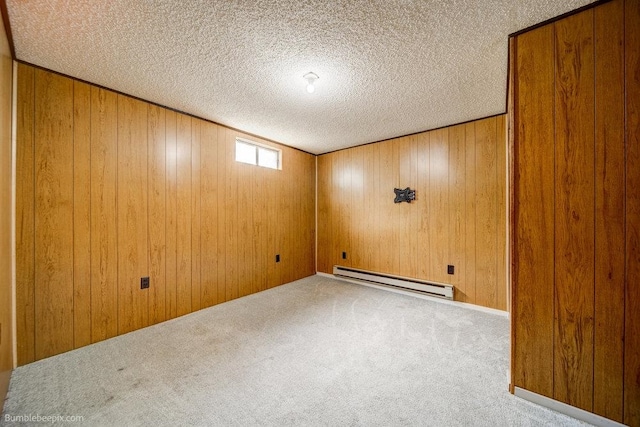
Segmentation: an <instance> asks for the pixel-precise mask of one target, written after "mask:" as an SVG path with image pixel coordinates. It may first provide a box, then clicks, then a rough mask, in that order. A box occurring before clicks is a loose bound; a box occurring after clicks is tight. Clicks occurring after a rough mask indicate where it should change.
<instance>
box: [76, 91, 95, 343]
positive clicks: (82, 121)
mask: <svg viewBox="0 0 640 427" xmlns="http://www.w3.org/2000/svg"><path fill="white" fill-rule="evenodd" d="M90 141H91V86H89V85H88V84H86V83H80V82H73V163H74V167H73V345H74V348H78V347H82V346H84V345H87V344H90V343H91V142H90Z"/></svg>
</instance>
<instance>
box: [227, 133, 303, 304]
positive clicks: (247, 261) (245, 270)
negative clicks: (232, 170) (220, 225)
mask: <svg viewBox="0 0 640 427" xmlns="http://www.w3.org/2000/svg"><path fill="white" fill-rule="evenodd" d="M233 138H234V139H235V135H233ZM254 169H256V167H255V166H252V165H248V164H245V163H238V164H237V165H236V170H237V174H238V178H237V191H236V194H237V196H236V197H237V199H238V200H237V202H238V205H239V206H238V210H237V216H236V219H237V222H238V230H237V238H236V241H237V250H238V252H237V254H238V258H237V262H238V273H237V276H238V297H243V296H245V295H249V294H250V293H251V288H250V287H251V285H252V283H251V276H252V268H253V265H252V262H253V259H252V258H253V255H252V252H253V239H254V236H252V232H253V228H252V224H251V223H252V211H253V209H249V206H252V204H251V202H252V195H251V193H252V192H253V188H252V186H251V181H252V171H253V170H254ZM288 194H291V196H293V195H292V193H288Z"/></svg>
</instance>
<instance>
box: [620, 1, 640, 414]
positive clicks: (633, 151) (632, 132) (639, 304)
mask: <svg viewBox="0 0 640 427" xmlns="http://www.w3.org/2000/svg"><path fill="white" fill-rule="evenodd" d="M624 19H625V21H624V22H625V23H624V28H625V40H624V42H625V88H626V104H625V107H626V123H627V127H626V150H627V153H626V155H627V157H626V167H625V171H626V185H625V186H626V191H627V193H626V198H625V200H626V206H625V216H626V260H625V264H626V275H627V277H626V283H625V285H626V290H625V308H624V310H625V329H624V332H625V340H624V378H625V379H624V423H625V424H628V425H631V426H640V316H638V313H640V1H638V0H626V1H625V10H624Z"/></svg>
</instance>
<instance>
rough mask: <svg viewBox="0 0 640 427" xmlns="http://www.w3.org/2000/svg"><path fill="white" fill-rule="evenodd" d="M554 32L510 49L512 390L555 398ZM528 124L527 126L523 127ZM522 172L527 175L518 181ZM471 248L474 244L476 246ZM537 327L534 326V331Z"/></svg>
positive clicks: (544, 31)
mask: <svg viewBox="0 0 640 427" xmlns="http://www.w3.org/2000/svg"><path fill="white" fill-rule="evenodd" d="M553 45H554V31H553V26H544V27H540V28H538V29H535V30H532V31H530V32H527V33H525V34H522V35H521V36H519V37H518V38H517V41H516V63H517V66H516V69H515V70H514V72H516V73H517V74H516V75H517V78H516V82H515V84H516V87H515V98H516V99H515V106H514V110H515V115H516V123H517V128H516V129H515V133H516V138H517V139H516V146H515V150H516V151H515V168H516V172H515V173H516V174H515V183H514V189H513V191H514V194H515V206H514V211H515V213H514V216H515V218H513V221H514V233H515V239H514V244H515V247H516V248H515V252H516V259H515V260H514V269H513V273H512V274H513V280H514V283H515V286H517V294H516V295H515V297H514V306H513V307H512V313H513V316H514V319H518V320H514V327H515V336H514V337H513V340H514V342H513V344H512V346H513V354H514V356H513V358H514V361H515V366H513V367H512V369H513V378H514V384H515V386H517V387H522V388H525V389H527V390H531V391H533V392H535V393H538V394H541V395H544V396H547V397H553V366H554V362H553V361H554V359H553V343H554V336H553V334H554V332H553V331H554V324H553V316H554V309H553V306H554V285H553V284H554V233H555V229H554V206H555V199H554V192H555V180H554V175H555V172H554V157H555V149H554V144H555V142H554V141H555V139H554V104H553V100H554V86H553V83H554V58H553V51H554V50H553ZM523 123H527V124H528V125H526V126H525V125H523ZM522 170H526V171H527V173H526V174H525V173H520V171H522ZM476 244H477V243H476ZM534 325H535V326H534Z"/></svg>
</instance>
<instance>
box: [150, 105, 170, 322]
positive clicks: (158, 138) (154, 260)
mask: <svg viewBox="0 0 640 427" xmlns="http://www.w3.org/2000/svg"><path fill="white" fill-rule="evenodd" d="M166 135H167V128H166V115H165V109H164V108H161V107H158V106H155V105H150V106H149V119H148V146H147V149H148V154H147V159H148V162H149V166H148V168H149V169H148V171H149V172H148V173H149V181H148V183H147V184H148V186H149V190H148V195H149V196H148V197H149V225H148V227H149V279H150V283H151V284H152V285H151V286H150V287H149V291H148V293H149V324H151V325H153V324H155V323H159V322H164V321H165V320H166V318H167V307H166V288H167V285H166V281H167V229H166V222H167V219H166V213H167V203H166V200H167V182H166V179H165V177H166V175H167V144H166Z"/></svg>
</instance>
